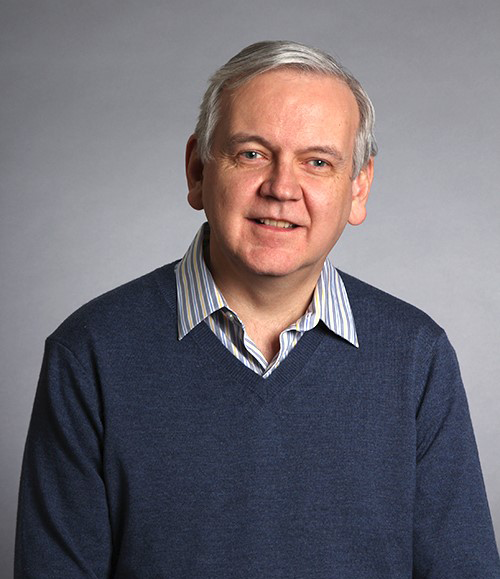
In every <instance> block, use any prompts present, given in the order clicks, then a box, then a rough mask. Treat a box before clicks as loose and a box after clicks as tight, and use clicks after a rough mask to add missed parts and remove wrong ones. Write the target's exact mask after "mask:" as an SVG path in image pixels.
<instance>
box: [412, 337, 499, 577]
mask: <svg viewBox="0 0 500 579" xmlns="http://www.w3.org/2000/svg"><path fill="white" fill-rule="evenodd" d="M414 579H500V563H499V559H498V553H497V548H496V545H495V537H494V534H493V526H492V521H491V517H490V513H489V509H488V504H487V500H486V493H485V488H484V483H483V479H482V474H481V468H480V465H479V458H478V454H477V449H476V443H475V440H474V433H473V430H472V425H471V421H470V416H469V410H468V406H467V400H466V397H465V391H464V388H463V385H462V380H461V378H460V371H459V368H458V363H457V360H456V356H455V353H454V351H453V349H452V347H451V345H450V344H449V342H448V340H447V338H446V336H445V335H444V334H443V335H442V336H441V337H440V338H439V339H438V340H437V342H436V345H435V349H434V354H433V358H432V360H431V365H430V370H429V375H428V380H427V384H426V387H425V390H424V392H423V395H422V397H421V400H420V404H419V408H418V412H417V470H416V494H415V512H414Z"/></svg>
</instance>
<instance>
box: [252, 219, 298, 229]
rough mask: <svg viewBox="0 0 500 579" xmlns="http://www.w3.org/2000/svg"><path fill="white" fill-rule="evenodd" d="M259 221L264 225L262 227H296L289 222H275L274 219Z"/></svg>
mask: <svg viewBox="0 0 500 579" xmlns="http://www.w3.org/2000/svg"><path fill="white" fill-rule="evenodd" d="M258 221H259V223H262V225H272V226H274V227H282V228H283V229H291V228H292V227H295V226H294V224H293V223H290V222H289V221H275V220H274V219H259V220H258Z"/></svg>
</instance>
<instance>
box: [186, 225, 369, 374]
mask: <svg viewBox="0 0 500 579" xmlns="http://www.w3.org/2000/svg"><path fill="white" fill-rule="evenodd" d="M209 235H210V230H209V228H208V224H204V225H203V226H202V227H201V228H200V229H199V231H198V233H197V234H196V236H195V238H194V240H193V242H192V243H191V245H190V246H189V249H188V250H187V252H186V254H185V255H184V257H183V259H182V260H181V261H180V262H179V263H178V264H177V267H176V270H175V274H176V282H177V304H178V312H177V327H178V337H179V340H182V338H184V336H185V335H186V334H188V333H189V332H190V331H191V330H192V329H193V328H194V327H195V326H197V325H198V324H199V323H200V322H202V321H204V322H205V323H207V324H208V325H209V327H210V329H211V330H212V332H213V333H214V334H215V335H216V336H217V338H218V339H219V340H220V341H221V342H222V343H223V344H224V346H225V347H226V348H227V349H228V350H229V351H230V352H231V353H232V354H234V356H236V357H237V358H238V360H240V361H241V362H242V363H243V364H245V365H246V366H248V367H249V368H251V369H252V370H253V371H254V372H256V373H257V374H260V375H261V376H262V377H264V378H267V377H268V376H269V375H270V374H271V372H272V371H273V370H275V369H276V368H277V367H278V366H279V365H280V363H281V362H282V361H283V360H284V359H285V358H286V356H287V355H288V354H289V353H290V352H291V350H292V349H293V347H294V346H295V345H296V344H297V342H298V341H299V340H300V338H301V337H302V336H303V335H304V333H305V332H307V331H308V330H312V329H313V328H314V327H315V326H316V325H317V324H318V322H319V321H320V320H321V321H322V322H323V323H324V324H325V325H326V326H327V327H328V328H329V329H330V330H331V331H332V332H334V333H335V334H337V335H338V336H341V337H342V338H344V339H345V340H347V341H348V342H350V343H351V344H352V345H353V346H356V347H358V345H359V344H358V337H357V335H356V327H355V325H354V318H353V316H352V311H351V306H350V305H349V300H348V298H347V292H346V290H345V287H344V284H343V282H342V279H341V277H340V275H339V273H338V271H337V270H336V269H335V268H334V267H333V265H332V264H331V262H330V260H329V259H326V260H325V263H324V265H323V269H322V270H321V274H320V277H319V279H318V283H317V285H316V288H315V290H314V294H313V298H312V300H311V303H310V305H309V307H308V309H307V311H306V313H305V314H304V315H303V316H302V317H301V318H300V319H299V320H297V321H296V322H294V323H293V324H291V325H290V326H288V328H286V329H285V330H283V331H282V332H281V334H280V350H279V352H278V353H277V354H276V356H275V357H274V359H273V360H271V362H270V363H268V362H267V360H266V359H265V357H264V356H263V355H262V353H261V352H260V350H259V349H258V348H257V346H256V345H255V344H254V342H253V341H252V340H251V338H250V337H249V336H248V334H247V333H246V331H245V326H244V325H243V323H242V322H241V320H240V319H239V318H238V315H237V314H236V312H234V311H232V310H231V309H230V308H229V307H228V305H227V303H226V300H225V299H224V296H223V295H222V294H221V292H220V291H219V289H218V288H217V286H216V285H215V281H214V279H213V277H212V274H211V273H210V270H209V269H208V267H207V266H206V264H205V260H204V259H203V246H204V243H208V238H209Z"/></svg>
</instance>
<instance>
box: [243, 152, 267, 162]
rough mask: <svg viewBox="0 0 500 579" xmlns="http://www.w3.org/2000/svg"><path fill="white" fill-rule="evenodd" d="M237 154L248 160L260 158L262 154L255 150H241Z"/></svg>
mask: <svg viewBox="0 0 500 579" xmlns="http://www.w3.org/2000/svg"><path fill="white" fill-rule="evenodd" d="M239 155H240V157H243V159H247V160H249V161H253V160H255V159H260V158H261V157H262V155H261V154H260V153H258V152H257V151H242V152H241V153H239Z"/></svg>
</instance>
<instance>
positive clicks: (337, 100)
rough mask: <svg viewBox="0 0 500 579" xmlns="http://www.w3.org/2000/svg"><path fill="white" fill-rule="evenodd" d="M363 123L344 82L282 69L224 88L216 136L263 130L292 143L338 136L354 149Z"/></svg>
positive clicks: (263, 133) (262, 131)
mask: <svg viewBox="0 0 500 579" xmlns="http://www.w3.org/2000/svg"><path fill="white" fill-rule="evenodd" d="M358 122H359V111H358V105H357V102H356V99H355V97H354V95H353V94H352V92H351V90H350V88H349V87H348V86H347V85H346V84H345V83H344V82H343V81H342V80H340V79H338V78H335V77H333V76H329V75H325V74H319V73H310V72H303V71H299V70H296V69H289V68H282V69H277V70H272V71H268V72H265V73H262V74H259V75H257V76H256V77H254V78H252V79H250V80H249V81H247V82H246V83H244V84H243V85H241V86H238V87H237V88H235V89H233V90H225V91H224V92H223V94H222V100H221V115H220V120H219V123H218V125H217V128H216V139H217V136H218V137H219V139H220V138H225V137H227V136H229V137H230V136H231V134H233V133H234V132H250V133H255V132H257V133H258V134H259V135H261V136H263V137H265V138H268V139H271V140H273V139H277V140H283V139H286V142H287V144H290V145H292V144H294V143H295V141H297V143H300V144H303V143H304V140H312V141H317V140H320V141H329V140H332V139H333V140H335V139H336V140H337V141H340V142H339V143H337V144H344V145H345V146H346V147H350V146H352V144H353V142H354V137H355V133H356V130H357V127H358Z"/></svg>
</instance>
